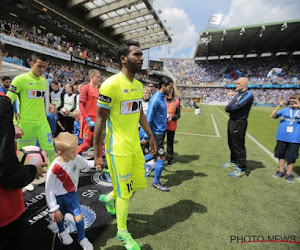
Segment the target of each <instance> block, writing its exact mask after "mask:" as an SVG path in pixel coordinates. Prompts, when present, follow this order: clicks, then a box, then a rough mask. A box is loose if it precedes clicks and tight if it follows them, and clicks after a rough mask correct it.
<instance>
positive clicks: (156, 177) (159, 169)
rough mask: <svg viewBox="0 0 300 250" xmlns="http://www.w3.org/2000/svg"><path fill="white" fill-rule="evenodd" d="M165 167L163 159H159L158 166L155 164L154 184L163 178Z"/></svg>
mask: <svg viewBox="0 0 300 250" xmlns="http://www.w3.org/2000/svg"><path fill="white" fill-rule="evenodd" d="M163 167H164V160H162V159H157V161H156V164H155V169H154V171H155V175H154V183H159V178H160V176H161V172H162V170H163Z"/></svg>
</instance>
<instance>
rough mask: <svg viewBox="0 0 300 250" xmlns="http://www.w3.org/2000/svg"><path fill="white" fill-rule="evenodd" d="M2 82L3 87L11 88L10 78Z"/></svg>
mask: <svg viewBox="0 0 300 250" xmlns="http://www.w3.org/2000/svg"><path fill="white" fill-rule="evenodd" d="M2 84H3V87H4V88H5V89H9V86H10V84H11V80H10V79H7V80H5V81H3V82H2Z"/></svg>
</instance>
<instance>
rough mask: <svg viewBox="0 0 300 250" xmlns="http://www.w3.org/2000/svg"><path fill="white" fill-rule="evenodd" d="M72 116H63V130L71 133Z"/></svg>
mask: <svg viewBox="0 0 300 250" xmlns="http://www.w3.org/2000/svg"><path fill="white" fill-rule="evenodd" d="M74 120H75V119H74V118H73V117H70V116H63V122H62V124H63V126H64V128H65V132H69V133H70V134H73V126H74Z"/></svg>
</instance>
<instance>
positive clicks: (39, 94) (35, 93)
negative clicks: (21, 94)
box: [27, 90, 45, 99]
mask: <svg viewBox="0 0 300 250" xmlns="http://www.w3.org/2000/svg"><path fill="white" fill-rule="evenodd" d="M44 97H45V91H42V90H27V98H30V99H43V98H44Z"/></svg>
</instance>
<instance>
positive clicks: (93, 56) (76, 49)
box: [0, 17, 119, 68]
mask: <svg viewBox="0 0 300 250" xmlns="http://www.w3.org/2000/svg"><path fill="white" fill-rule="evenodd" d="M50 20H52V19H50ZM0 32H2V33H4V34H6V35H9V36H13V37H16V38H19V39H22V40H26V41H28V42H31V43H35V44H38V45H41V46H44V47H48V48H51V49H55V50H58V51H60V52H64V53H67V54H70V55H74V56H76V57H79V58H82V59H87V60H89V61H93V62H95V63H99V64H101V65H104V66H110V67H112V68H119V64H118V63H116V62H115V61H114V59H113V58H112V57H110V56H108V55H106V53H105V52H102V53H100V52H99V51H96V50H95V49H92V48H88V47H86V46H84V45H82V43H81V42H76V41H70V40H68V39H66V37H65V36H63V35H60V34H56V33H54V32H49V31H46V30H45V29H43V28H41V27H37V26H34V25H32V26H29V25H25V24H24V23H22V24H21V23H19V22H17V21H15V20H14V21H8V20H4V19H3V18H2V17H0Z"/></svg>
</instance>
